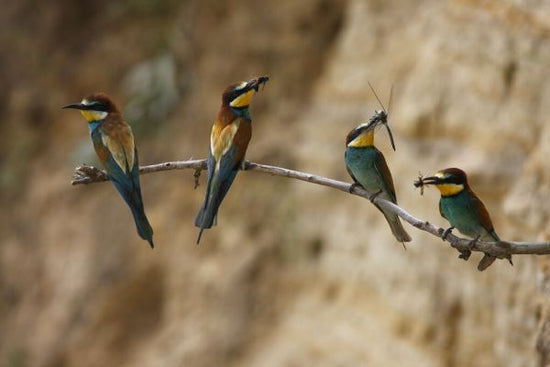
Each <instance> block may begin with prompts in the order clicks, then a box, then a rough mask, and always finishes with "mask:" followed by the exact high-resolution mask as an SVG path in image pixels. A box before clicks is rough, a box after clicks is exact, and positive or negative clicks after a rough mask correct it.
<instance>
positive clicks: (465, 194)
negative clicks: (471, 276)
mask: <svg viewBox="0 0 550 367" xmlns="http://www.w3.org/2000/svg"><path fill="white" fill-rule="evenodd" d="M421 184H422V185H434V186H435V187H437V188H438V189H439V192H440V193H441V199H440V200H439V213H440V214H441V216H442V217H443V218H445V219H447V220H448V221H449V223H451V226H452V227H451V228H450V229H451V230H452V228H453V227H454V228H456V229H458V230H459V231H460V233H462V234H464V235H466V236H468V237H471V238H473V239H474V241H477V240H478V239H481V240H482V241H488V242H494V241H500V238H499V237H498V235H497V233H496V232H495V229H494V227H493V222H492V221H491V218H490V217H489V212H488V211H487V209H486V208H485V205H483V202H482V201H481V200H479V198H478V197H477V195H476V194H475V193H474V192H473V191H472V189H471V188H470V185H469V184H468V178H467V177H466V173H465V172H464V171H462V170H461V169H458V168H446V169H444V170H441V171H439V172H437V173H436V174H435V175H434V176H430V177H425V178H423V179H422V180H421ZM495 259H496V257H494V256H491V255H489V254H485V255H484V256H483V258H482V259H481V261H480V263H479V265H478V267H477V268H478V270H479V271H483V270H485V269H487V268H488V267H489V266H490V265H491V264H492V263H493V262H494V261H495ZM510 261H511V260H510Z"/></svg>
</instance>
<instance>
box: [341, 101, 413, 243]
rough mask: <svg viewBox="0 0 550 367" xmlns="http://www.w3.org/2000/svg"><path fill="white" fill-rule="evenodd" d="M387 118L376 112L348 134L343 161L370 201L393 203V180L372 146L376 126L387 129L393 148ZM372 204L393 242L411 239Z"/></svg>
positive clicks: (394, 217)
mask: <svg viewBox="0 0 550 367" xmlns="http://www.w3.org/2000/svg"><path fill="white" fill-rule="evenodd" d="M387 117H388V116H387V113H386V112H385V111H376V113H375V114H374V116H372V117H371V118H370V120H369V121H368V122H366V123H364V124H361V125H359V126H357V127H356V128H355V129H353V130H352V131H351V132H350V133H349V134H348V136H347V138H346V153H345V161H346V168H347V170H348V173H349V174H350V176H351V178H352V179H353V181H354V182H355V184H358V185H360V186H362V187H363V188H364V189H366V190H367V191H369V192H371V193H373V195H372V197H371V201H372V200H374V197H376V196H378V195H379V196H380V197H381V198H384V199H386V200H389V201H391V202H392V203H394V204H397V199H396V196H395V188H394V186H393V179H392V176H391V173H390V170H389V168H388V165H387V163H386V159H385V158H384V155H383V154H382V153H381V152H380V151H379V150H378V149H376V147H375V146H374V130H375V128H376V127H377V126H378V125H379V124H383V125H385V126H386V129H387V130H388V134H389V135H390V140H391V143H392V147H393V148H394V149H395V144H394V142H393V136H392V134H391V130H390V128H389V126H388V121H387ZM374 205H375V206H376V207H377V208H378V209H379V210H380V211H381V212H382V214H384V217H385V218H386V221H387V222H388V224H389V225H390V228H391V231H392V233H393V235H394V236H395V238H396V239H397V241H399V242H401V243H403V242H409V241H411V237H410V236H409V234H408V233H407V232H406V231H405V229H404V228H403V225H402V224H401V221H400V220H399V217H398V216H397V214H395V213H392V212H389V211H387V210H384V209H382V208H380V207H379V206H377V205H376V204H374Z"/></svg>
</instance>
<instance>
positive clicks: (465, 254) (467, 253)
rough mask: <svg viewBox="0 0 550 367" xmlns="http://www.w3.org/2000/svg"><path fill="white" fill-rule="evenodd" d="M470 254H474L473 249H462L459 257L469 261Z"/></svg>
mask: <svg viewBox="0 0 550 367" xmlns="http://www.w3.org/2000/svg"><path fill="white" fill-rule="evenodd" d="M470 255H472V251H470V250H462V251H460V255H458V258H459V259H462V260H464V261H468V259H469V258H470Z"/></svg>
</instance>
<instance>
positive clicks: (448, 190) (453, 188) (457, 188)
mask: <svg viewBox="0 0 550 367" xmlns="http://www.w3.org/2000/svg"><path fill="white" fill-rule="evenodd" d="M435 186H436V187H437V188H438V189H439V192H440V193H441V196H453V195H456V194H458V193H460V192H461V191H462V190H464V185H457V184H441V185H435Z"/></svg>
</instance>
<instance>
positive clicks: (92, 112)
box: [63, 93, 118, 122]
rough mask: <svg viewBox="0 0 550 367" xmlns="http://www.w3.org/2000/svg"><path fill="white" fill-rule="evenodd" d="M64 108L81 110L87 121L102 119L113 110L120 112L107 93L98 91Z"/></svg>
mask: <svg viewBox="0 0 550 367" xmlns="http://www.w3.org/2000/svg"><path fill="white" fill-rule="evenodd" d="M63 108H73V109H76V110H80V113H81V114H82V116H84V118H85V119H86V121H88V122H93V121H101V120H103V119H104V118H105V117H107V115H108V114H109V113H111V112H118V110H117V108H116V105H115V104H114V103H113V101H111V99H110V98H109V97H108V96H107V95H106V94H105V93H96V94H92V95H90V96H88V97H86V98H84V99H83V100H82V101H80V102H79V103H72V104H69V105H66V106H63Z"/></svg>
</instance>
